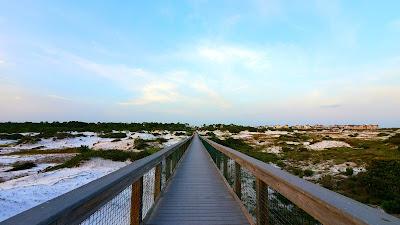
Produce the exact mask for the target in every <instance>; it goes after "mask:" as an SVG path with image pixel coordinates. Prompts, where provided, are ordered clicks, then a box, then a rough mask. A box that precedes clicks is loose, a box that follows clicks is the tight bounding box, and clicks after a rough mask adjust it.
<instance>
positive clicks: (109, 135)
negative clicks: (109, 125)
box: [99, 132, 127, 139]
mask: <svg viewBox="0 0 400 225" xmlns="http://www.w3.org/2000/svg"><path fill="white" fill-rule="evenodd" d="M99 137H101V138H118V139H121V138H126V137H127V136H126V133H120V132H111V133H105V134H101V135H99Z"/></svg>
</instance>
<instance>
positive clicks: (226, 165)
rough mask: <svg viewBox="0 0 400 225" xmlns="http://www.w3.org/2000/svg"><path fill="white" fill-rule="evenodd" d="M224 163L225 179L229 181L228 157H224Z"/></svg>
mask: <svg viewBox="0 0 400 225" xmlns="http://www.w3.org/2000/svg"><path fill="white" fill-rule="evenodd" d="M222 157H223V162H224V177H225V178H226V179H227V180H228V157H227V156H222Z"/></svg>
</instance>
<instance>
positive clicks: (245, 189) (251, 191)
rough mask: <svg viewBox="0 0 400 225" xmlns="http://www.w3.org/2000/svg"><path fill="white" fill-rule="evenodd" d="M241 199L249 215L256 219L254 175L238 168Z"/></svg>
mask: <svg viewBox="0 0 400 225" xmlns="http://www.w3.org/2000/svg"><path fill="white" fill-rule="evenodd" d="M240 181H241V193H242V197H241V200H242V202H243V205H244V206H245V207H246V209H247V211H248V212H249V213H250V215H251V216H252V217H253V218H254V220H256V198H257V196H256V177H255V176H254V175H253V174H252V173H251V172H250V171H248V170H247V169H245V168H243V167H242V168H241V170H240Z"/></svg>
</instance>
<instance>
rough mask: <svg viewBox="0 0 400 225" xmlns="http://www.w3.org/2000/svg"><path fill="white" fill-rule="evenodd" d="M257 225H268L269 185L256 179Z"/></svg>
mask: <svg viewBox="0 0 400 225" xmlns="http://www.w3.org/2000/svg"><path fill="white" fill-rule="evenodd" d="M256 194H257V205H256V209H257V225H268V223H269V221H268V217H269V212H268V185H266V184H265V183H264V182H263V181H261V180H260V179H258V178H256Z"/></svg>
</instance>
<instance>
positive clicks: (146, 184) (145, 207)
mask: <svg viewBox="0 0 400 225" xmlns="http://www.w3.org/2000/svg"><path fill="white" fill-rule="evenodd" d="M155 171H156V170H155V168H153V169H151V170H149V172H147V173H146V174H144V175H143V191H142V218H145V217H146V215H147V213H148V211H149V210H150V208H151V207H152V206H153V203H154V187H155V184H154V182H155V174H156V173H155Z"/></svg>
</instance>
